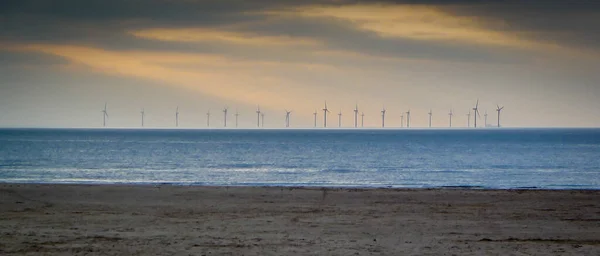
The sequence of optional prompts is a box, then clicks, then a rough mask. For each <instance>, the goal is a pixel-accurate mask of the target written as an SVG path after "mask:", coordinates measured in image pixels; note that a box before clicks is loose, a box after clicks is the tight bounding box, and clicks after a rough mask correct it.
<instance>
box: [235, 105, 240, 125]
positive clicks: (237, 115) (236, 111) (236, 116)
mask: <svg viewBox="0 0 600 256" xmlns="http://www.w3.org/2000/svg"><path fill="white" fill-rule="evenodd" d="M239 116H240V113H238V110H237V108H236V109H235V128H237V127H238V117H239Z"/></svg>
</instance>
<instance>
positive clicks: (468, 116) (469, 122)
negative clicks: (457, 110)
mask: <svg viewBox="0 0 600 256" xmlns="http://www.w3.org/2000/svg"><path fill="white" fill-rule="evenodd" d="M467 128H471V110H470V109H469V113H468V114H467Z"/></svg>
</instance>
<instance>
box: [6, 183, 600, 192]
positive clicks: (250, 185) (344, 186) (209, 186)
mask: <svg viewBox="0 0 600 256" xmlns="http://www.w3.org/2000/svg"><path fill="white" fill-rule="evenodd" d="M3 185H51V186H132V187H135V186H142V187H143V186H173V187H207V188H219V187H232V188H238V187H239V188H284V189H287V188H294V189H323V188H325V189H362V190H373V189H382V190H386V189H389V190H444V189H452V190H489V191H503V190H506V191H510V190H532V191H600V188H588V187H584V186H570V188H547V187H546V188H545V187H534V186H532V187H514V188H496V187H485V186H461V185H457V186H431V187H425V186H423V187H409V186H393V185H389V186H359V185H357V186H347V185H338V186H322V185H280V184H276V185H266V184H234V185H221V184H201V183H177V182H156V183H153V182H139V183H114V182H106V183H99V182H83V183H80V182H79V183H78V182H73V183H65V182H12V181H11V182H5V181H0V186H3ZM578 187H581V188H578Z"/></svg>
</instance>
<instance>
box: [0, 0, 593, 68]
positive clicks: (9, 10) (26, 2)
mask: <svg viewBox="0 0 600 256" xmlns="http://www.w3.org/2000/svg"><path fill="white" fill-rule="evenodd" d="M374 2H380V3H395V4H433V5H438V6H439V7H440V8H441V9H442V10H444V11H447V12H450V13H452V14H454V15H462V16H469V17H480V18H482V19H481V20H482V26H486V27H488V28H490V29H495V30H502V31H509V32H515V33H516V32H520V33H527V34H530V35H534V36H535V37H536V39H540V40H545V41H550V42H555V43H561V44H568V45H570V46H573V47H584V48H590V49H595V48H596V47H597V45H599V43H600V34H599V33H597V32H596V31H600V18H598V15H599V11H600V1H592V0H590V1H586V0H580V1H558V0H546V1H484V0H443V1H442V0H422V1H416V0H414V1H410V0H404V1H400V0H398V1H391V0H390V1H360V0H346V1H339V0H338V1H334V0H309V1H296V0H253V1H246V0H229V1H224V0H198V1H192V0H187V1H185V0H181V1H167V0H128V1H117V0H108V1H107V0H104V1H100V0H88V1H79V0H56V1H45V0H22V1H16V0H4V1H0V24H2V30H0V40H2V41H5V42H13V43H22V42H29V43H69V44H78V45H89V46H96V47H101V48H105V49H148V50H175V51H183V52H212V53H214V52H220V53H223V54H232V55H233V54H235V55H241V56H253V57H256V58H259V59H261V58H273V57H272V56H266V55H265V54H264V52H260V51H256V49H254V48H252V47H236V48H235V49H232V48H230V47H227V45H222V44H216V43H210V42H207V43H193V44H191V43H172V42H159V41H153V40H146V39H140V38H135V37H133V36H131V35H129V34H127V31H128V30H132V29H143V28H155V27H163V28H165V27H191V26H203V27H219V26H224V25H231V24H238V25H239V24H246V26H242V27H241V30H243V31H246V32H256V33H260V34H267V35H291V36H302V37H312V38H317V39H319V40H322V41H324V42H326V43H327V45H328V47H329V48H332V49H340V50H348V51H356V52H361V53H365V54H370V55H375V56H386V57H389V56H397V57H409V58H424V59H445V60H450V61H471V62H489V61H494V62H503V63H513V62H520V61H524V60H525V59H526V58H527V54H526V53H525V52H520V50H518V49H506V51H509V52H510V51H512V52H515V53H518V54H511V55H507V54H503V53H498V52H497V51H492V50H490V49H488V48H486V47H477V46H472V45H469V46H465V45H459V44H454V45H453V44H448V43H436V42H423V41H413V40H408V39H390V38H381V37H379V36H378V35H376V34H374V33H372V32H367V31H360V30H357V29H356V28H355V27H353V26H351V24H347V23H344V22H341V21H336V20H333V19H316V18H290V19H287V20H282V21H281V22H278V23H260V22H258V23H257V21H264V20H265V17H263V16H261V15H257V14H253V13H255V12H256V11H260V10H266V9H281V8H289V7H298V6H302V5H310V4H324V5H347V4H356V3H374ZM497 21H501V22H497ZM272 51H277V50H276V49H275V50H272ZM279 56H285V55H279ZM288 56H289V55H288ZM297 57H298V56H295V58H297ZM281 58H282V59H284V58H285V57H281Z"/></svg>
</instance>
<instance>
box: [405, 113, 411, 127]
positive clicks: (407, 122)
mask: <svg viewBox="0 0 600 256" xmlns="http://www.w3.org/2000/svg"><path fill="white" fill-rule="evenodd" d="M406 128H410V109H409V110H408V111H406Z"/></svg>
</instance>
